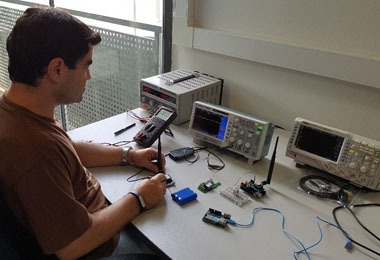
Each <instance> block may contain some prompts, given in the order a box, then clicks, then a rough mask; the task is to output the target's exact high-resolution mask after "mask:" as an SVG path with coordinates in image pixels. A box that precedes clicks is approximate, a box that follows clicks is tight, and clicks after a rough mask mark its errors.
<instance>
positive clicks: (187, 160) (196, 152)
mask: <svg viewBox="0 0 380 260" xmlns="http://www.w3.org/2000/svg"><path fill="white" fill-rule="evenodd" d="M190 149H193V151H194V156H195V159H193V160H189V159H188V158H187V157H185V161H186V162H188V163H190V164H193V163H195V162H197V161H198V159H199V154H198V151H199V150H200V149H194V147H193V148H192V147H189V149H186V151H188V150H190Z"/></svg>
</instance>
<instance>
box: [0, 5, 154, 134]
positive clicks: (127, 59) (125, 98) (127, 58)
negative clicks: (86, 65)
mask: <svg viewBox="0 0 380 260" xmlns="http://www.w3.org/2000/svg"><path fill="white" fill-rule="evenodd" d="M10 2H12V1H10ZM25 8H27V7H25ZM69 12H70V11H69ZM73 12H74V13H73V14H74V15H78V14H80V12H76V11H73ZM75 12H76V13H75ZM22 13H23V10H16V9H11V8H7V7H0V44H1V46H0V94H1V93H2V90H5V89H7V88H8V87H9V86H10V83H11V82H10V80H9V76H8V68H7V66H8V54H7V51H6V47H5V46H6V45H5V43H6V39H7V37H8V35H9V33H10V31H11V29H12V28H13V26H14V24H15V22H16V20H17V18H18V17H19V16H20V15H21V14H22ZM85 16H86V17H87V18H92V19H95V20H96V19H99V17H100V20H101V19H103V18H104V19H107V22H110V19H111V18H109V17H101V16H98V15H92V14H87V13H86V14H85ZM111 21H113V20H111ZM115 21H118V20H117V19H115ZM120 22H126V23H128V24H130V25H136V26H137V27H140V28H139V29H141V28H148V30H149V29H150V28H152V30H153V31H154V32H155V37H151V38H149V37H139V36H134V35H129V34H125V33H120V32H116V31H111V30H108V29H103V28H98V27H92V29H93V30H95V31H97V32H99V33H100V34H101V37H102V42H101V44H100V45H99V46H96V47H95V48H94V53H93V61H94V63H93V65H92V66H91V75H92V79H91V80H90V81H88V82H87V86H86V92H85V94H84V96H83V100H82V102H81V103H78V104H72V105H68V106H61V107H58V108H57V109H56V110H55V116H56V118H57V119H58V120H60V121H61V122H62V120H64V122H62V123H63V125H64V126H65V125H66V130H71V129H74V128H77V127H81V126H84V125H87V124H90V123H93V122H96V121H99V120H101V119H104V118H107V117H110V116H113V115H116V114H119V113H122V112H124V111H126V110H127V109H128V108H135V107H138V105H139V82H140V79H142V78H146V77H150V76H153V75H156V74H158V73H159V62H158V61H159V43H160V40H159V36H160V33H157V31H161V28H159V27H157V26H145V25H144V24H138V23H136V22H129V21H120ZM156 27H157V28H158V29H157V28H156ZM61 109H64V113H61ZM62 114H63V115H64V117H62Z"/></svg>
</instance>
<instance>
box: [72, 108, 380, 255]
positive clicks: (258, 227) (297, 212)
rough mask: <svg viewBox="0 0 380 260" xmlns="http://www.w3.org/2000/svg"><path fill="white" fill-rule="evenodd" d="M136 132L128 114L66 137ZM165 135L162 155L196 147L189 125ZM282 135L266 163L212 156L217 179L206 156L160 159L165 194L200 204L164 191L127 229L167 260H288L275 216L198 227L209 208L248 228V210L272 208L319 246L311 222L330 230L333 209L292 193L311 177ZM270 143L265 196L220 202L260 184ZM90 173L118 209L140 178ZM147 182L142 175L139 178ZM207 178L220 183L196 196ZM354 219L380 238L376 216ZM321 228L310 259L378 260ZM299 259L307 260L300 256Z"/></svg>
mask: <svg viewBox="0 0 380 260" xmlns="http://www.w3.org/2000/svg"><path fill="white" fill-rule="evenodd" d="M135 112H137V113H140V114H144V113H145V111H143V110H142V109H136V110H135ZM132 122H136V126H135V127H133V128H131V129H129V130H127V131H126V132H124V133H123V134H121V135H119V136H117V137H115V136H114V134H113V133H114V132H115V131H117V130H119V129H121V128H123V127H125V126H127V125H128V124H130V123H132ZM142 126H143V124H141V123H140V122H138V121H137V120H135V119H133V118H131V117H129V116H128V115H127V113H123V114H120V115H117V116H114V117H111V118H108V119H105V120H102V121H99V122H96V123H93V124H90V125H87V126H85V127H81V128H78V129H75V130H72V131H70V132H69V135H70V136H71V138H72V139H73V140H75V141H79V140H82V141H89V140H91V141H94V142H98V143H101V142H109V143H115V142H118V141H122V140H132V138H133V136H134V135H135V134H136V133H137V131H138V130H140V129H141V128H142ZM170 128H171V130H172V131H173V133H174V138H171V137H169V136H166V135H164V134H163V135H162V137H161V142H162V152H163V153H165V154H166V153H168V152H169V151H170V150H173V149H176V148H180V147H185V146H189V147H194V146H196V144H194V143H193V141H192V137H191V136H190V135H189V133H188V131H187V124H183V125H181V126H175V125H171V127H170ZM288 134H289V133H288V132H286V131H284V130H277V129H276V131H275V134H274V135H273V139H272V144H271V149H270V151H269V153H268V155H267V156H266V157H265V158H264V159H262V160H261V161H259V162H256V163H255V164H253V165H249V164H247V159H245V158H244V157H241V156H239V155H237V154H234V153H231V152H228V151H218V152H217V154H218V155H219V156H220V158H222V159H223V161H224V162H225V164H226V166H225V168H224V169H223V170H221V171H211V170H209V169H208V168H207V162H206V158H207V152H206V151H201V152H200V153H199V155H200V158H199V160H198V161H197V162H196V163H194V164H190V163H188V162H186V161H181V162H175V161H173V160H171V159H170V158H169V157H166V172H167V173H168V174H170V175H171V176H172V178H173V179H174V181H175V182H176V185H175V186H173V187H171V188H170V190H171V191H172V192H175V191H178V190H180V189H183V188H185V187H189V188H190V189H192V190H193V191H194V192H196V193H197V195H198V198H197V200H195V201H192V202H189V203H188V204H185V205H182V206H180V205H179V204H177V203H175V202H174V201H173V200H172V198H171V196H170V192H169V191H168V192H167V193H166V195H165V199H164V200H163V201H162V203H161V204H160V205H159V206H158V207H156V208H154V209H152V210H149V211H146V212H144V213H142V214H141V215H140V216H138V217H137V218H136V219H135V220H133V222H132V223H133V225H135V226H136V228H137V229H138V230H139V231H140V232H142V233H143V234H144V235H145V236H146V237H147V238H148V239H149V240H150V241H151V242H152V243H153V244H155V245H156V246H157V247H158V248H160V250H162V252H164V253H165V254H166V255H167V256H169V257H170V258H172V259H294V258H293V255H292V253H293V250H296V251H298V250H300V249H301V247H300V246H299V245H298V244H297V243H296V242H295V241H293V240H292V239H290V238H288V237H287V236H286V235H285V234H284V233H283V232H282V231H281V216H280V215H279V214H278V213H276V212H273V211H259V212H258V213H256V215H255V222H254V225H253V226H252V227H249V228H241V227H236V226H231V225H228V227H227V228H221V227H217V226H214V225H211V224H208V223H205V222H203V221H202V217H203V216H204V214H205V213H206V212H207V210H208V209H209V208H214V209H217V210H219V211H221V212H223V213H225V212H226V213H229V214H231V216H232V217H231V218H232V219H233V220H235V221H236V222H238V223H241V224H248V223H249V222H250V220H251V215H252V214H251V213H252V209H253V208H254V207H271V208H275V209H278V210H280V211H281V212H282V213H283V214H284V216H285V229H286V230H287V231H288V232H290V233H291V234H293V235H295V236H296V237H297V238H298V239H300V240H301V241H302V242H303V243H304V245H305V246H306V247H307V246H309V245H311V244H313V243H314V242H316V241H317V240H318V239H319V231H318V228H317V225H316V216H319V217H321V218H322V219H324V220H327V221H329V222H332V223H334V219H333V216H332V209H333V208H334V207H335V206H337V204H334V203H332V202H327V201H323V200H318V199H316V198H314V197H311V196H309V195H306V194H305V193H303V192H300V191H299V190H298V189H297V187H298V180H299V177H300V176H301V175H302V174H304V173H305V172H306V171H308V172H310V171H311V170H310V169H299V168H296V167H295V163H294V161H293V160H292V159H290V158H288V157H286V156H285V150H286V145H287V142H288ZM276 136H280V140H279V145H278V149H277V159H276V164H275V166H274V172H273V178H272V182H271V184H270V185H267V186H265V189H266V190H267V195H266V196H264V197H262V198H261V199H258V200H252V201H250V202H248V203H246V204H244V205H243V206H241V207H239V206H237V205H235V204H234V203H232V202H231V201H229V200H227V199H225V198H223V197H222V196H221V195H220V194H219V193H220V192H221V191H222V190H224V189H226V188H227V187H229V186H233V185H235V184H236V183H237V181H238V180H239V178H240V177H242V178H241V179H240V181H243V180H249V179H251V178H252V177H253V175H251V174H245V173H246V172H249V171H251V172H254V173H255V175H256V180H257V181H259V182H261V181H262V180H265V179H266V176H267V172H268V167H269V162H270V158H271V155H272V151H273V146H274V143H275V142H274V141H275V137H276ZM156 145H157V142H156V143H154V144H153V146H154V147H156ZM137 148H141V147H136V149H137ZM91 171H92V173H93V174H94V176H95V177H96V178H97V179H98V180H99V182H100V184H101V186H102V189H103V192H104V193H105V195H106V196H107V198H108V199H109V200H110V201H111V202H115V201H117V200H118V199H119V198H121V197H122V196H123V195H124V194H126V193H128V191H130V190H132V189H133V188H134V187H135V185H137V183H136V182H134V183H129V182H127V178H128V177H129V176H131V175H132V174H134V173H136V172H137V171H138V169H137V168H135V167H132V166H125V167H121V166H116V167H99V168H92V169H91ZM149 174H150V173H149V172H147V171H144V172H143V173H142V174H141V175H140V176H143V175H149ZM244 174H245V175H244ZM243 175H244V176H243ZM209 178H212V179H213V180H214V182H221V183H222V185H221V186H219V187H218V188H216V189H214V190H212V191H210V192H208V193H202V192H201V191H199V190H198V189H197V187H198V185H199V184H200V183H201V182H204V181H206V180H208V179H209ZM357 202H360V203H364V202H380V194H378V193H367V194H362V195H361V196H360V198H359V200H358V201H357ZM355 212H357V214H358V217H359V218H360V219H361V220H362V222H363V223H364V224H365V225H366V226H367V227H368V228H369V229H370V230H372V231H373V232H374V233H375V234H377V235H379V234H380V224H379V223H380V222H379V221H378V220H379V208H376V207H374V208H364V209H355ZM338 217H339V220H340V222H341V224H342V226H343V227H344V228H345V229H346V230H347V231H348V232H349V233H350V234H351V236H353V238H354V239H355V240H357V241H359V242H361V243H363V244H365V245H367V246H369V247H371V248H372V249H374V250H376V251H380V247H379V244H378V241H377V240H375V239H374V238H372V237H370V235H369V234H368V233H366V232H365V231H364V230H363V229H361V228H360V227H359V225H358V224H357V223H356V222H355V220H354V219H353V217H352V216H351V215H350V214H349V213H348V212H347V211H346V210H340V211H339V212H338ZM321 227H322V231H323V240H322V242H321V243H320V244H319V245H317V246H316V247H314V248H312V249H311V250H309V253H310V256H311V259H378V258H377V257H376V255H374V254H372V253H369V252H367V251H365V250H362V249H361V248H359V247H358V246H355V245H354V248H353V249H352V250H351V251H347V250H346V249H345V248H344V245H345V243H346V241H347V240H346V238H345V237H344V236H343V235H342V234H341V232H340V231H339V230H337V229H336V228H334V227H331V226H329V225H326V224H323V223H322V224H321ZM298 259H307V257H306V256H305V255H304V254H299V255H298Z"/></svg>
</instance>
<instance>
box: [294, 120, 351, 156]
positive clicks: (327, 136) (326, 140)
mask: <svg viewBox="0 0 380 260" xmlns="http://www.w3.org/2000/svg"><path fill="white" fill-rule="evenodd" d="M343 142H344V138H343V137H341V136H338V135H334V134H332V133H328V132H325V131H322V130H319V129H316V128H312V127H308V126H305V125H302V124H301V125H300V128H299V130H298V135H297V138H296V141H295V144H294V145H295V147H296V148H298V149H301V150H304V151H306V152H309V153H312V154H315V155H318V156H321V157H323V158H326V159H329V160H331V161H334V162H336V161H338V157H339V154H340V151H341V149H342V146H343Z"/></svg>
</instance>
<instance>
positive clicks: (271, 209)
mask: <svg viewBox="0 0 380 260" xmlns="http://www.w3.org/2000/svg"><path fill="white" fill-rule="evenodd" d="M259 210H269V211H274V212H277V213H278V214H280V215H281V218H282V223H281V230H282V232H283V233H284V234H285V235H287V236H288V237H290V238H292V239H293V240H295V241H297V242H298V244H300V246H301V247H302V249H301V250H299V251H293V257H294V259H296V260H297V254H300V253H305V254H306V256H307V258H308V259H309V260H311V257H310V254H309V252H308V250H309V249H311V248H313V247H315V246H316V245H318V244H319V243H320V242H321V241H322V238H323V233H322V229H321V226H320V222H321V221H322V222H324V223H326V224H328V225H331V226H333V227H335V228H337V229H339V230H341V231H342V229H340V228H339V227H338V226H337V225H334V224H332V223H330V222H328V221H326V220H323V219H321V218H320V217H318V216H317V217H316V223H317V226H318V229H319V234H320V237H319V240H318V241H317V242H315V243H314V244H312V245H310V246H308V247H305V245H304V244H303V243H302V242H301V241H300V240H299V239H298V238H297V237H295V236H294V235H292V234H291V233H289V232H288V231H286V230H285V227H284V226H285V217H284V214H283V213H282V212H281V211H280V210H278V209H274V208H266V207H256V208H254V209H253V210H252V219H251V222H250V223H248V224H239V223H237V222H236V221H234V220H232V219H230V220H228V223H230V224H231V225H235V226H238V227H245V228H246V227H251V226H252V225H253V223H254V221H255V213H256V211H259ZM342 232H344V235H345V236H346V237H347V238H350V239H351V236H350V234H348V233H347V232H346V231H342ZM349 242H350V241H349ZM346 248H351V244H350V243H346Z"/></svg>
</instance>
